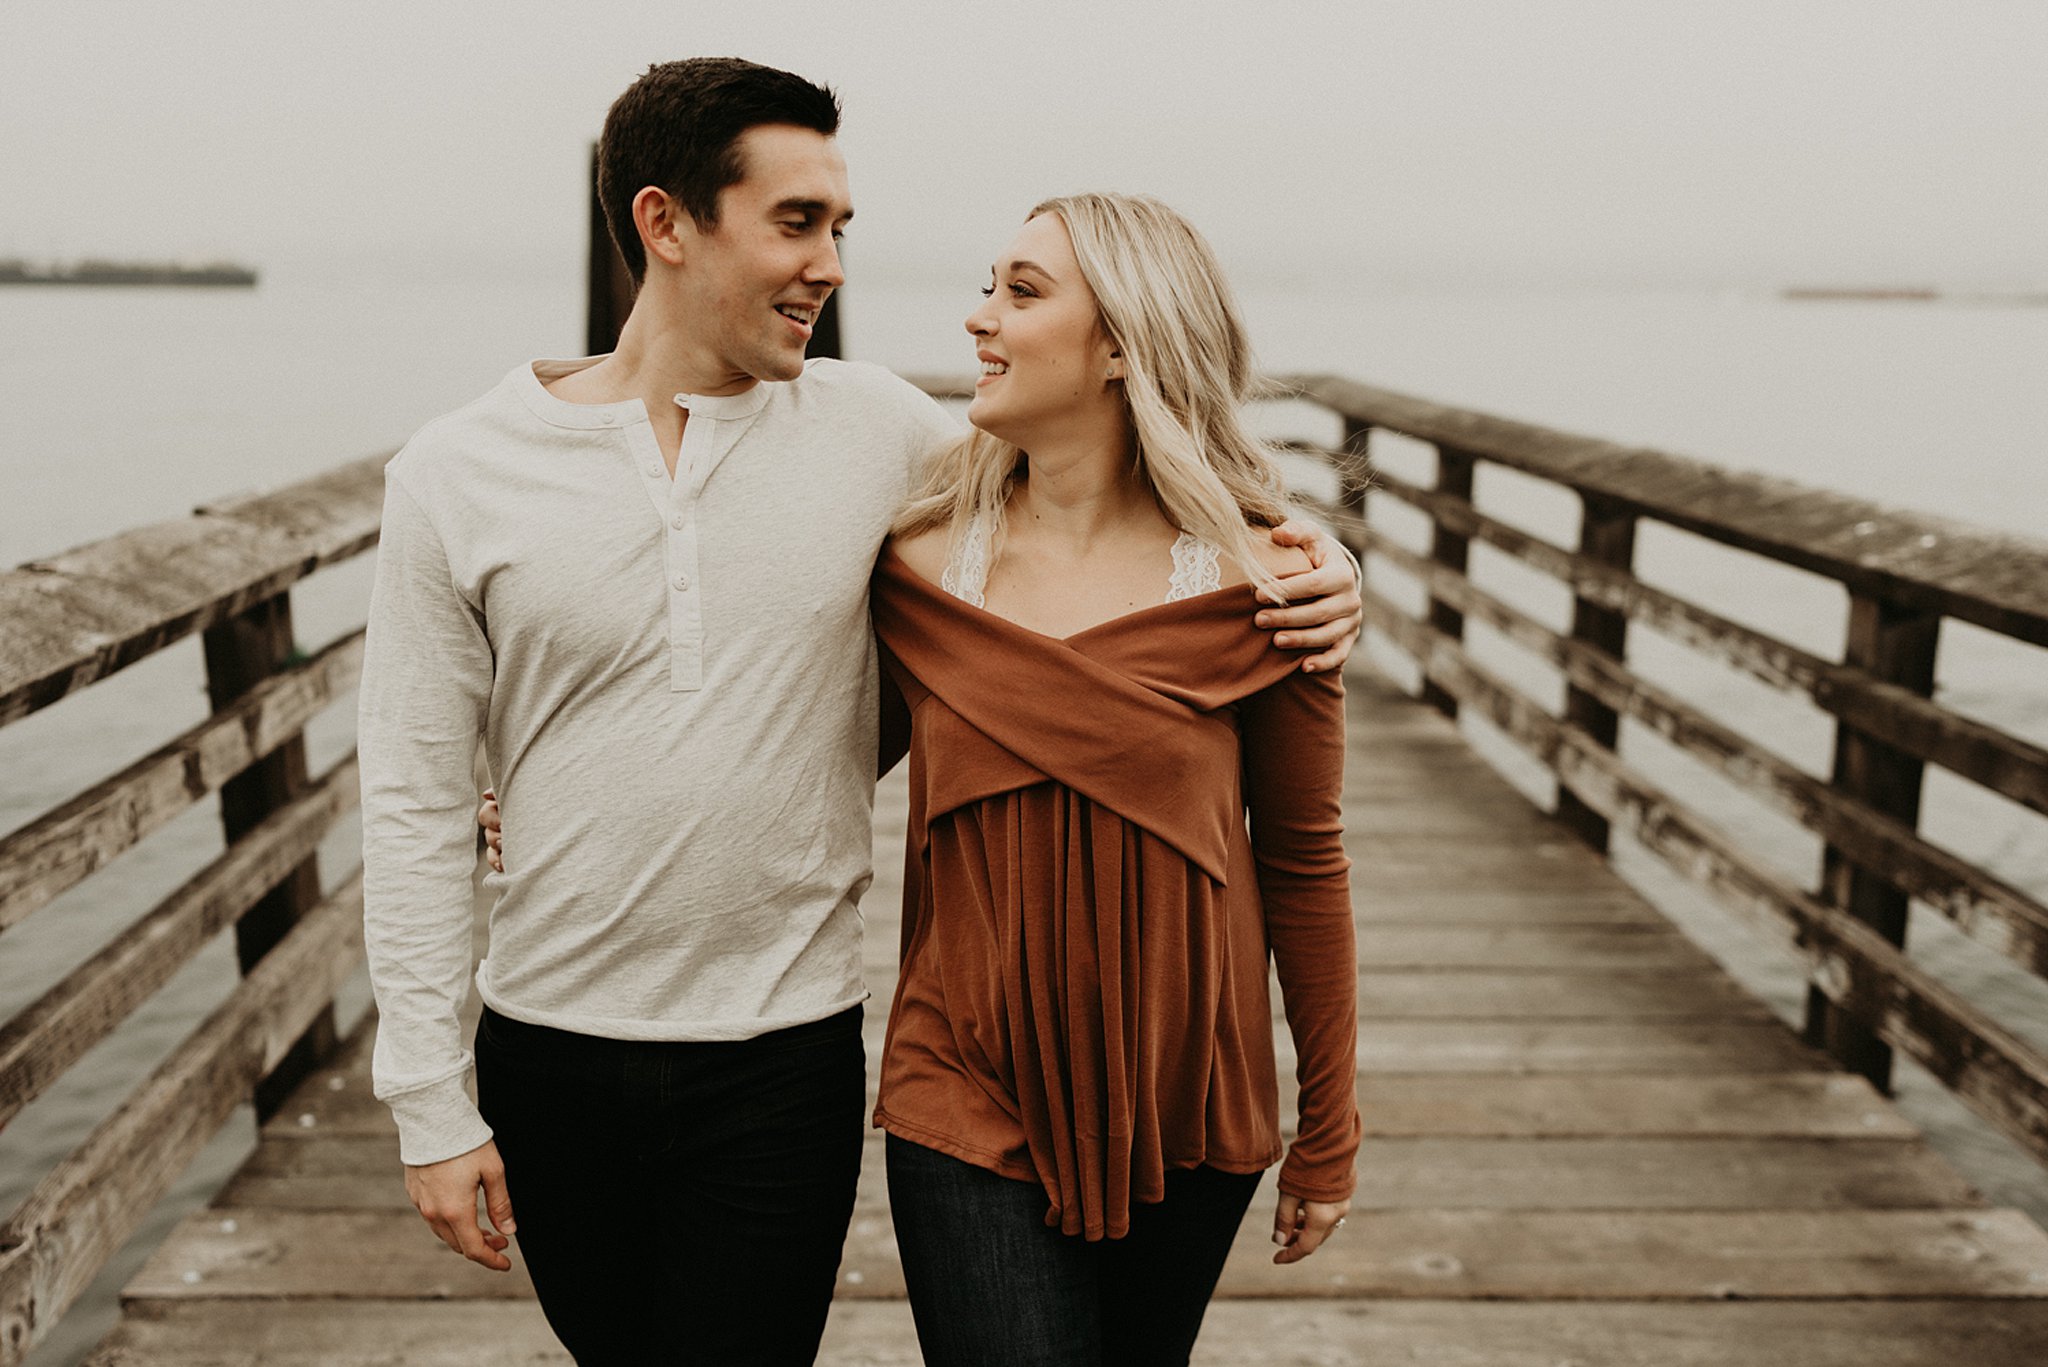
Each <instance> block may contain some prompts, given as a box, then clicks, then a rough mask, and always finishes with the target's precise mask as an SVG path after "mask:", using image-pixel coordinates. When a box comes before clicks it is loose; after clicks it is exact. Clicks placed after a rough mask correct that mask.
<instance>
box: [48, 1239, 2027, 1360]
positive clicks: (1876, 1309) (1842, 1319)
mask: <svg viewBox="0 0 2048 1367" xmlns="http://www.w3.org/2000/svg"><path fill="white" fill-rule="evenodd" d="M1310 1265H1313V1260H1311V1263H1310ZM1760 1344H1763V1345H1768V1346H1769V1353H1770V1358H1769V1361H1770V1363H1771V1364H1772V1367H1928V1364H1930V1363H1956V1364H1968V1367H2038V1364H2039V1363H2040V1362H2041V1361H2042V1359H2043V1358H2044V1357H2048V1304H2044V1303H2042V1302H2040V1301H2032V1300H2019V1301H1986V1300H1913V1301H1748V1302H1743V1301H1730V1302H1725V1303H1720V1304H1699V1303H1688V1302H1638V1301H1610V1302H1601V1301H1577V1302H1566V1303H1562V1304H1560V1303H1544V1302H1517V1301H1464V1300H1411V1301H1388V1300H1363V1299H1361V1300H1353V1301H1342V1300H1327V1299H1325V1300H1315V1301H1303V1300H1221V1301H1217V1302H1216V1303H1214V1304H1213V1305H1211V1306H1210V1308H1209V1313H1208V1315H1207V1317H1206V1318H1205V1319H1204V1320H1203V1323H1202V1337H1201V1339H1200V1341H1199V1342H1197V1344H1196V1345H1195V1353H1194V1358H1193V1361H1194V1363H1195V1364H1196V1367H1365V1365H1366V1364H1373V1367H1377V1365H1378V1364H1382V1363H1395V1362H1399V1363H1405V1364H1409V1365H1410V1367H1562V1364H1565V1363H1569V1364H1571V1367H1758V1362H1759V1359H1758V1356H1757V1353H1758V1345H1760ZM478 1361H488V1362H492V1363H505V1364H512V1365H513V1367H569V1355H568V1353H567V1352H566V1351H564V1350H563V1349H562V1348H561V1347H560V1346H559V1345H558V1344H557V1343H556V1342H555V1340H554V1336H553V1335H552V1334H551V1333H549V1332H548V1328H547V1323H546V1321H545V1320H544V1319H543V1318H542V1316H541V1312H540V1307H539V1306H538V1305H535V1304H530V1303H511V1304H508V1303H504V1302H495V1301H486V1302H469V1303H465V1302H460V1301H457V1302H451V1303H447V1304H440V1305H436V1304H430V1303H422V1302H418V1301H319V1300H315V1301H304V1302H290V1303H284V1304H279V1303H277V1302H272V1301H254V1302H248V1301H232V1300H220V1301H198V1302H188V1301H179V1302H139V1303H135V1304H132V1305H131V1306H130V1309H129V1317H128V1319H127V1321H126V1322H125V1323H123V1324H122V1326H121V1327H120V1329H119V1330H117V1331H116V1332H115V1333H114V1334H113V1335H112V1336H111V1337H110V1338H109V1339H108V1340H107V1341H106V1342H105V1343H103V1344H102V1345H101V1346H100V1347H99V1348H98V1349H96V1350H95V1351H94V1353H93V1355H92V1356H91V1357H89V1358H87V1359H86V1362H85V1367H474V1364H476V1363H477V1362H478ZM922 1361H923V1359H922V1357H921V1356H920V1355H919V1353H918V1351H917V1343H916V1332H915V1329H914V1327H913V1326H912V1324H911V1320H910V1307H909V1306H908V1305H907V1304H906V1303H904V1302H901V1301H877V1300H842V1301H841V1302H839V1303H838V1304H836V1305H834V1306H833V1307H832V1315H831V1318H830V1319H829V1320H828V1321H827V1322H826V1328H825V1341H824V1344H823V1345H822V1347H821V1349H820V1352H819V1355H818V1367H920V1364H921V1363H922Z"/></svg>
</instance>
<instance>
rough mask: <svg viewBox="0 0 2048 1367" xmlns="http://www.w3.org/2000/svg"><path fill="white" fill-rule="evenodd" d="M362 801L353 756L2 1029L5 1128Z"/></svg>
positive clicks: (0, 1113) (0, 1106) (1, 1121)
mask: <svg viewBox="0 0 2048 1367" xmlns="http://www.w3.org/2000/svg"><path fill="white" fill-rule="evenodd" d="M357 796H358V783H357V777H356V764H355V760H354V758H353V757H352V756H351V757H350V758H347V759H344V760H342V761H341V762H340V763H339V764H337V765H335V767H334V768H332V769H330V770H329V771H328V772H327V773H326V774H325V775H323V776H322V777H321V778H320V779H319V780H318V781H317V782H316V783H315V784H314V785H313V787H311V788H310V789H309V790H308V791H307V792H306V793H305V794H304V795H303V796H301V797H300V798H299V799H298V800H297V801H295V802H294V803H293V804H292V805H291V806H290V807H287V808H285V809H283V810H281V811H279V812H277V813H275V814H274V815H272V816H271V817H270V819H269V820H267V821H265V822H264V823H263V824H262V825H261V826H258V827H257V828H256V829H254V830H252V831H251V832H249V834H248V836H247V837H246V838H244V839H242V840H240V841H238V842H237V843H236V844H235V845H234V846H232V847H231V848H230V849H228V850H227V851H226V852H225V853H223V854H222V855H221V856H220V858H218V859H216V860H214V861H213V862H212V863H211V864H208V865H207V866H206V867H205V868H204V869H201V870H200V871H199V872H198V873H196V874H194V875H193V876H192V877H191V878H190V879H188V880H187V881H186V882H185V884H184V885H183V886H182V887H180V888H179V889H178V890H177V891H176V892H174V893H172V894H171V895H170V896H169V897H167V898H165V899H164V900H163V901H162V902H161V903H159V904H158V905H157V906H156V907H155V908H154V909H152V910H151V911H150V912H149V913H148V914H147V915H145V916H143V917H142V918H141V919H140V920H138V921H137V922H135V924H133V925H131V926H129V927H128V929H126V930H124V931H122V932H121V933H120V934H119V935H117V936H115V937H114V939H113V940H111V941H109V942H108V943H107V945H106V946H105V947H104V948H102V949H101V950H100V951H99V952H98V953H97V954H94V955H93V956H92V957H91V958H90V959H87V960H86V961H85V962H84V963H82V964H80V965H79V966H78V967H77V968H76V969H74V970H72V971H71V972H70V973H69V974H67V975H66V976H65V978H64V980H63V981H62V982H60V983H58V984H57V985H56V986H54V987H52V988H51V989H50V990H49V991H48V992H45V993H44V994H43V995H42V996H41V997H39V998H37V999H36V1000H35V1001H34V1002H32V1003H30V1004H29V1005H28V1006H26V1007H24V1008H23V1009H22V1010H21V1012H20V1013H19V1014H17V1015H16V1016H15V1017H14V1018H13V1019H12V1020H10V1021H8V1022H7V1023H6V1024H5V1025H4V1026H0V1125H5V1124H6V1123H7V1121H8V1120H9V1119H10V1118H11V1117H12V1116H13V1115H14V1114H15V1113H16V1112H17V1111H19V1110H20V1109H21V1108H22V1107H23V1106H26V1105H27V1104H28V1103H29V1102H31V1101H33V1100H34V1099H35V1098H36V1097H37V1096H40V1095H41V1094H42V1091H43V1089H44V1088H45V1087H47V1086H49V1085H50V1084H51V1083H52V1082H54V1081H56V1080H57V1078H58V1077H60V1076H61V1075H62V1074H63V1072H64V1070H65V1069H66V1068H69V1067H70V1066H71V1065H72V1064H73V1063H74V1062H76V1061H77V1060H78V1058H79V1057H80V1056H81V1055H83V1054H84V1053H85V1051H86V1050H88V1049H90V1048H91V1047H92V1046H93V1045H95V1044H97V1043H98V1042H99V1041H100V1040H102V1039H104V1038H106V1036H107V1035H108V1034H109V1033H110V1032H111V1031H112V1030H113V1029H114V1027H115V1026H117V1025H119V1024H120V1023H121V1022H122V1021H123V1020H126V1019H127V1017H128V1013H129V1012H130V1011H133V1010H134V1009H135V1008H136V1006H137V1005H139V1004H140V1003H142V1002H143V1001H145V1000H147V999H148V998H149V996H150V995H151V994H152V993H154V992H155V991H156V990H157V989H158V988H159V987H161V986H163V985H164V984H165V983H166V982H169V981H170V979H171V976H172V975H173V974H175V973H176V972H177V971H178V970H179V969H180V968H182V967H183V966H184V965H185V963H186V962H187V961H189V960H190V959H191V958H192V956H193V955H194V954H196V953H197V952H198V951H199V949H200V948H201V947H202V946H204V945H205V944H206V942H207V941H208V940H210V939H212V938H213V937H214V936H215V935H216V934H218V933H219V932H220V931H221V929H222V928H223V927H225V926H227V925H229V924H231V923H232V922H234V920H235V919H236V918H237V917H239V916H241V915H242V914H243V913H244V912H245V911H247V910H248V908H249V907H251V906H252V905H254V904H255V902H256V899H257V898H259V897H261V896H262V895H263V894H264V892H265V891H267V890H268V889H270V888H272V887H274V886H276V884H277V882H278V880H279V879H280V878H283V877H284V876H285V875H286V874H287V873H288V872H290V870H292V869H293V868H296V867H297V866H298V865H299V864H301V863H302V862H303V861H304V860H305V859H306V858H307V857H308V856H309V855H310V854H312V852H313V851H314V850H315V849H316V848H318V846H319V844H320V841H321V839H322V837H324V836H325V835H326V834H327V831H328V830H329V829H330V828H331V827H332V826H333V825H334V822H335V819H336V818H337V817H338V816H340V815H341V814H342V813H343V812H346V811H348V810H350V809H351V808H353V807H354V806H355V805H356V801H357Z"/></svg>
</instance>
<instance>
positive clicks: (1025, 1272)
mask: <svg viewBox="0 0 2048 1367" xmlns="http://www.w3.org/2000/svg"><path fill="white" fill-rule="evenodd" d="M886 1142H887V1148H888V1162H889V1210H890V1214H891V1215H892V1216H893V1217H894V1218H895V1221H896V1247H897V1250H898V1252H899V1253H901V1254H902V1257H903V1277H904V1281H905V1282H906V1284H907V1285H908V1286H909V1289H910V1310H911V1315H912V1317H913V1318H914V1319H915V1320H916V1321H917V1341H918V1346H919V1347H920V1348H921V1349H923V1351H924V1361H925V1367H1155V1365H1156V1367H1186V1363H1187V1360H1188V1354H1189V1353H1191V1352H1192V1351H1193V1350H1194V1346H1195V1335H1196V1334H1197V1333H1199V1332H1200V1331H1201V1328H1202V1315H1203V1312H1205V1311H1206V1310H1207V1309H1208V1308H1209V1296H1210V1294H1211V1293H1212V1292H1214V1291H1215V1289H1216V1279H1217V1278H1218V1277H1219V1276H1220V1275H1222V1272H1223V1260H1224V1258H1225V1257H1226V1256H1227V1255H1228V1254H1229V1252H1230V1244H1231V1241H1232V1239H1233V1238H1235V1237H1236V1234H1237V1230H1238V1226H1239V1225H1241V1224H1243V1223H1244V1214H1245V1209H1246V1207H1248V1206H1249V1205H1250V1204H1251V1199H1252V1192H1253V1191H1254V1190H1255V1189H1256V1188H1257V1187H1258V1184H1259V1175H1258V1174H1257V1173H1231V1172H1221V1171H1218V1170H1217V1169H1215V1168H1191V1169H1180V1170H1175V1171H1171V1172H1168V1173H1167V1174H1166V1199H1165V1200H1164V1201H1161V1202H1159V1203H1158V1204H1157V1205H1139V1204H1133V1205H1132V1207H1131V1229H1130V1233H1129V1234H1127V1235H1125V1236H1124V1237H1123V1238H1121V1239H1103V1240H1099V1241H1096V1242H1094V1243H1090V1242H1089V1241H1088V1240H1086V1239H1083V1238H1081V1237H1080V1236H1078V1235H1071V1234H1062V1233H1061V1232H1060V1231H1059V1230H1058V1229H1056V1228H1051V1227H1048V1226H1047V1225H1046V1223H1045V1210H1046V1199H1045V1192H1044V1190H1043V1189H1041V1188H1040V1187H1039V1186H1038V1184H1037V1183H1035V1182H1019V1181H1015V1180H1013V1179H1011V1178H1008V1177H1002V1176H999V1175H997V1174H996V1173H993V1172H990V1171H988V1170H987V1169H986V1168H978V1167H975V1166H974V1165H973V1164H971V1163H963V1162H961V1161H960V1160H959V1159H957V1158H952V1157H949V1156H947V1155H945V1154H942V1153H939V1152H937V1151H935V1150H932V1149H928V1148H925V1147H924V1146H923V1145H920V1144H913V1143H910V1142H909V1141H908V1140H903V1139H898V1138H897V1137H896V1136H895V1135H893V1134H892V1135H890V1136H889V1137H888V1139H887V1141H886Z"/></svg>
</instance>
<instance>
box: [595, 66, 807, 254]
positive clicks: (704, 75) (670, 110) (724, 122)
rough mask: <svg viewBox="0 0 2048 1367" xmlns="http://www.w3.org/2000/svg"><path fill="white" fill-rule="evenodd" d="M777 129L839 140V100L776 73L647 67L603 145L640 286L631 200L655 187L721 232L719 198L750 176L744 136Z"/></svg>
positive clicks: (615, 214)
mask: <svg viewBox="0 0 2048 1367" xmlns="http://www.w3.org/2000/svg"><path fill="white" fill-rule="evenodd" d="M769 123H783V124H794V125H795V126H797V127H798V128H810V129H814V130H816V131H817V132H820V133H823V134H824V135H825V136H826V137H831V136H832V135H833V134H835V133H837V132H838V131H839V97H838V96H837V95H836V94H834V93H833V92H832V89H831V88H830V87H829V86H822V85H816V84H814V83H812V82H810V81H807V80H805V79H804V78H803V77H801V76H797V75H794V74H792V73H790V72H787V71H778V70H776V69H775V68H774V67H772V66H761V65H759V64H757V63H754V62H748V61H742V60H741V59H740V58H738V57H692V58H689V59H688V60H686V61H681V62H659V63H657V64H655V65H654V66H650V67H648V68H647V71H646V72H645V74H643V75H642V76H641V77H640V79H639V80H637V81H635V82H633V84H632V85H631V86H630V87H628V88H627V90H626V93H625V94H623V95H621V96H619V98H618V99H617V100H615V101H613V102H612V107H611V112H610V113H609V114H606V115H605V119H604V136H603V137H602V138H601V139H600V140H599V142H598V145H597V196H598V202H599V203H600V204H602V205H603V206H604V218H605V223H606V225H607V226H609V227H610V228H611V232H612V241H614V242H616V243H618V244H619V255H620V256H622V257H624V258H625V261H626V269H627V270H629V271H631V272H632V274H633V280H634V282H635V283H638V282H639V280H640V279H641V277H643V276H644V275H646V273H647V254H646V252H645V250H644V249H643V248H642V247H641V245H640V233H639V230H638V229H636V228H635V227H634V226H633V197H634V196H635V195H637V194H639V193H640V191H641V190H643V189H644V188H646V187H647V186H649V185H653V186H656V187H657V188H659V189H661V190H664V191H666V192H667V193H668V194H669V196H670V197H672V198H673V199H675V200H676V201H677V202H678V203H680V204H681V205H682V206H683V208H684V210H685V211H687V212H688V213H689V215H690V217H691V218H693V219H695V220H696V221H697V224H698V226H700V227H704V228H715V227H717V226H718V192H719V191H721V190H723V189H724V188H725V187H726V186H728V185H737V184H738V183H739V181H740V179H741V177H743V176H744V175H745V174H746V171H747V168H746V166H745V165H744V163H743V162H742V160H741V157H740V150H739V147H738V142H739V137H740V134H742V133H744V132H746V131H747V130H748V129H749V128H757V127H759V126H760V125H762V124H769Z"/></svg>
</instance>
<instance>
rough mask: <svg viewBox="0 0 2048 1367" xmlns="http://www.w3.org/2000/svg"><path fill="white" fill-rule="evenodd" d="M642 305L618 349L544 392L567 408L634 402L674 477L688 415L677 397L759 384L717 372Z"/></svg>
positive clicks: (681, 334) (670, 322)
mask: <svg viewBox="0 0 2048 1367" xmlns="http://www.w3.org/2000/svg"><path fill="white" fill-rule="evenodd" d="M646 303H647V300H646V299H645V297H644V296H643V298H642V299H641V300H640V301H638V302H636V303H635V305H634V307H633V311H632V313H630V314H628V315H627V317H626V325H625V327H624V328H622V329H620V332H619V344H618V346H617V347H616V348H615V349H614V350H613V351H612V354H611V355H609V356H607V357H605V358H604V359H603V360H601V361H599V362H597V363H596V364H595V365H590V366H586V367H584V368H583V369H582V370H578V371H575V372H573V373H571V374H568V375H564V376H562V377H561V378H560V379H557V380H553V381H551V382H549V384H548V386H547V388H548V392H549V393H551V394H553V395H554V396H555V397H556V398H558V399H563V400H566V401H567V402H569V403H591V404H607V403H620V402H623V401H625V400H628V399H638V400H639V401H640V403H641V406H642V407H644V408H645V409H646V410H647V421H648V424H649V426H651V427H652V428H653V429H654V438H655V440H656V441H657V442H658V443H659V444H660V446H661V458H662V460H663V461H664V462H665V463H666V464H667V466H668V471H669V474H670V475H674V474H675V470H676V457H677V453H678V452H679V451H680V450H681V449H682V444H683V429H684V428H685V427H686V426H687V425H688V424H689V419H690V415H689V413H688V412H687V411H686V410H685V409H683V408H682V407H681V406H680V405H678V404H677V403H676V401H675V400H676V395H678V394H739V393H744V392H745V391H746V390H749V389H752V388H753V387H754V386H755V385H756V384H759V383H760V381H758V380H756V379H755V378H754V377H753V376H751V375H748V374H745V373H743V372H736V371H733V370H732V369H731V368H730V367H720V366H719V365H717V364H716V363H715V361H713V360H712V359H711V357H712V356H713V352H712V351H711V349H710V348H709V347H706V346H705V345H703V343H702V339H701V338H699V337H697V336H695V335H693V334H692V333H691V331H690V329H689V328H687V327H686V326H684V325H682V324H681V323H680V322H679V321H678V320H676V319H674V318H665V317H663V316H662V315H661V313H660V312H659V311H658V310H656V309H654V308H651V307H643V305H645V304H646Z"/></svg>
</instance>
